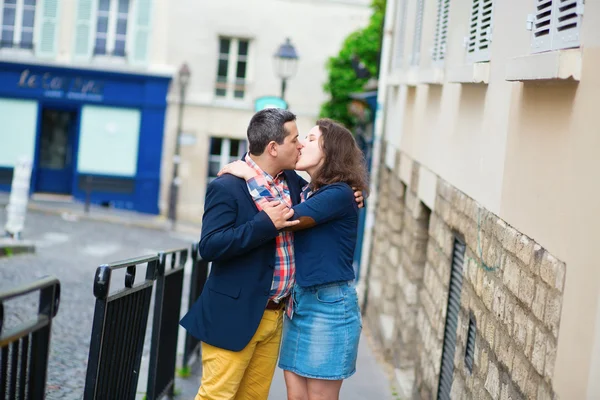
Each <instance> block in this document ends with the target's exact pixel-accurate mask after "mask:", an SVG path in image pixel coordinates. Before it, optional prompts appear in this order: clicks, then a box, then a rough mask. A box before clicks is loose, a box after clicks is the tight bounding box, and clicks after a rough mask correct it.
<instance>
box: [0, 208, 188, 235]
mask: <svg viewBox="0 0 600 400" xmlns="http://www.w3.org/2000/svg"><path fill="white" fill-rule="evenodd" d="M5 206H6V204H2V205H0V207H5ZM27 210H29V211H33V212H39V213H45V214H51V215H65V214H66V215H72V216H74V217H75V218H77V219H81V220H85V221H96V222H106V223H110V224H119V225H123V226H128V227H136V228H142V229H154V230H160V231H165V230H169V229H170V223H169V221H168V220H167V219H165V218H164V217H162V216H156V217H149V218H152V220H148V221H143V220H136V219H135V218H131V219H130V218H128V217H126V216H125V217H121V216H116V215H109V214H100V215H99V214H94V212H93V211H91V212H90V213H89V214H87V213H85V212H83V211H79V210H73V209H69V208H64V207H62V208H54V207H45V206H41V205H39V204H35V203H29V204H28V205H27ZM175 231H179V232H185V231H189V232H190V233H194V234H196V233H197V234H199V233H200V226H195V225H188V224H183V225H181V224H179V225H177V226H176V227H175ZM192 231H193V232H192Z"/></svg>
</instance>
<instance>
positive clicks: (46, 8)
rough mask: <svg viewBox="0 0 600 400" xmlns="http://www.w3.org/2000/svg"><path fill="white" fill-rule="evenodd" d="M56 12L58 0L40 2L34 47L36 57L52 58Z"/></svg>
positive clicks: (55, 30) (56, 19)
mask: <svg viewBox="0 0 600 400" xmlns="http://www.w3.org/2000/svg"><path fill="white" fill-rule="evenodd" d="M58 12H59V1H58V0H44V1H43V2H42V4H41V18H40V19H39V23H38V34H37V43H36V47H35V50H36V55H37V56H38V57H44V58H53V57H54V56H55V55H56V46H57V37H58V35H57V30H58V24H57V22H58Z"/></svg>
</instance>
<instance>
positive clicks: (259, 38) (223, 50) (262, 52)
mask: <svg viewBox="0 0 600 400" xmlns="http://www.w3.org/2000/svg"><path fill="white" fill-rule="evenodd" d="M370 14H371V10H370V8H369V1H368V0H326V1H314V0H245V1H242V0H224V1H213V2H198V1H192V0H182V1H180V2H178V6H177V7H171V8H169V10H168V12H167V15H168V33H167V35H166V36H167V38H166V40H167V42H168V46H167V59H168V60H169V62H170V63H171V64H172V65H173V66H176V67H179V66H180V65H182V64H183V63H187V65H188V66H189V69H190V71H191V78H190V81H189V86H188V88H187V93H186V96H185V103H184V107H183V117H182V124H181V136H182V139H181V141H180V143H181V153H180V154H181V157H180V158H179V162H180V164H179V173H178V175H179V176H178V178H179V182H180V184H179V200H178V208H177V216H178V219H181V220H188V221H200V220H201V218H202V211H203V203H204V194H205V190H206V185H207V183H208V182H210V181H211V180H212V179H214V178H215V177H216V173H217V172H218V171H219V169H220V168H221V167H222V166H223V165H225V164H227V163H229V162H230V161H233V160H236V159H239V158H240V157H241V156H242V155H243V154H244V153H245V151H246V129H247V126H248V122H249V121H250V118H251V117H252V115H253V114H254V112H255V100H256V99H257V98H259V97H262V96H280V94H281V93H280V91H281V89H280V88H281V80H280V79H279V77H278V76H277V73H276V71H275V69H274V65H273V55H274V54H275V52H276V51H277V49H278V48H279V46H280V45H281V44H283V43H284V42H285V40H286V38H289V39H290V42H291V44H292V45H293V46H294V47H295V49H296V51H297V52H298V55H299V60H298V63H297V73H296V74H295V76H294V77H293V78H291V79H290V80H289V81H288V84H287V90H286V92H285V100H286V101H287V102H288V104H289V108H290V110H291V111H293V112H294V113H295V114H296V115H297V116H298V127H299V129H300V133H301V135H302V134H305V133H306V132H307V131H308V130H309V129H310V128H311V127H312V126H313V125H314V122H315V121H316V119H317V117H318V114H319V109H320V105H321V104H322V103H323V102H324V101H325V100H326V99H327V96H326V94H325V93H324V92H323V89H322V86H323V84H324V83H325V81H326V79H327V75H326V70H325V64H326V62H327V59H328V58H329V57H332V56H335V55H336V54H337V53H338V52H339V50H340V48H341V46H342V43H343V41H344V39H345V37H346V36H347V35H348V34H349V33H351V32H352V31H354V30H356V29H359V28H361V27H363V26H365V25H366V24H367V23H368V19H369V16H370ZM175 83H176V82H175ZM179 93H180V92H179V88H178V86H177V85H176V84H174V85H172V90H171V92H170V94H169V110H168V113H167V125H166V130H165V142H164V157H163V163H162V175H161V177H162V191H161V203H160V208H161V210H162V212H163V213H165V214H166V213H167V210H168V203H169V186H170V184H171V180H172V171H173V154H174V150H175V143H176V136H177V132H178V118H179V111H180V110H179V104H180V101H181V100H180V95H179Z"/></svg>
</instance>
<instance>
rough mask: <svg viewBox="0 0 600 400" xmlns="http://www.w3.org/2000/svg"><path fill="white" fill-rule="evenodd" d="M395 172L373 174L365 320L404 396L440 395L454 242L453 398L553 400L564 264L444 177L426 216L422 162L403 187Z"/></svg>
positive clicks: (395, 169) (399, 167) (397, 168)
mask: <svg viewBox="0 0 600 400" xmlns="http://www.w3.org/2000/svg"><path fill="white" fill-rule="evenodd" d="M388 150H389V149H388ZM392 151H393V149H392ZM400 158H401V157H398V156H397V157H396V159H397V160H399V159H400ZM401 159H402V161H403V162H404V160H407V158H406V157H405V156H404V155H403V157H402V158H401ZM400 170H401V166H398V165H396V166H395V168H394V169H390V168H385V167H384V168H382V170H381V174H380V179H381V181H380V190H379V196H380V202H379V204H378V205H377V220H376V224H375V227H374V229H375V238H374V246H373V251H372V254H371V271H370V276H369V277H368V282H369V297H368V307H367V317H368V318H367V321H368V324H369V327H370V328H371V330H372V331H374V332H375V333H376V335H375V336H376V338H377V339H378V340H379V343H380V344H381V345H382V347H383V348H384V349H385V350H386V355H387V359H388V361H390V362H391V363H393V365H394V367H395V368H396V375H397V377H398V383H399V386H401V387H402V388H401V389H400V391H401V393H402V395H403V396H405V397H411V396H412V397H420V398H435V397H436V396H437V388H438V382H439V374H440V366H441V358H442V351H443V344H444V329H445V326H446V312H447V306H448V291H449V283H450V272H451V265H452V257H453V245H454V240H455V237H456V236H458V237H460V238H462V240H464V242H465V243H466V251H465V258H464V264H463V269H462V274H463V278H462V289H461V298H460V304H461V306H460V312H459V324H458V329H457V342H456V348H455V358H454V368H455V369H454V375H453V385H452V392H451V394H452V395H451V397H452V398H453V399H461V398H473V399H490V398H491V399H500V398H502V399H508V398H512V399H520V398H523V399H524V398H528V399H532V398H533V399H551V398H553V396H554V386H553V378H554V367H555V362H556V350H557V342H558V336H559V328H560V319H561V308H562V301H563V289H564V282H565V275H566V265H565V264H564V263H563V262H561V261H560V260H558V259H557V258H556V257H555V256H554V255H552V254H550V253H549V252H548V251H546V250H545V249H544V248H543V247H542V246H541V245H540V244H538V243H536V242H535V241H534V240H532V239H531V238H529V237H528V236H526V235H524V234H522V233H521V232H519V231H517V230H516V229H515V228H514V227H511V226H510V225H508V224H507V223H506V222H505V221H503V220H502V219H500V218H498V217H497V216H496V215H495V214H493V213H492V212H490V211H489V210H486V209H485V208H484V207H483V206H482V205H481V204H479V203H477V202H476V201H475V200H473V199H472V198H470V197H468V196H467V195H465V194H464V193H462V192H461V191H459V190H458V189H456V188H455V187H453V186H452V185H450V184H449V183H447V182H446V181H444V180H443V179H441V178H438V183H437V190H436V196H435V207H434V210H433V211H429V209H428V208H427V207H425V206H424V205H423V203H422V202H421V201H420V199H419V197H418V195H417V191H416V188H417V187H418V182H419V171H420V166H419V164H418V163H417V162H412V174H411V178H410V181H409V182H403V181H402V180H401V179H400V177H399V175H400V174H399V171H400ZM400 238H401V240H400ZM471 314H472V315H473V316H474V319H475V321H476V341H475V355H474V367H473V371H472V372H469V371H468V370H467V368H466V366H465V347H466V341H467V331H468V325H469V316H470V315H471ZM413 378H414V380H413Z"/></svg>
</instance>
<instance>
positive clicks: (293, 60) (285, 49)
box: [273, 38, 298, 100]
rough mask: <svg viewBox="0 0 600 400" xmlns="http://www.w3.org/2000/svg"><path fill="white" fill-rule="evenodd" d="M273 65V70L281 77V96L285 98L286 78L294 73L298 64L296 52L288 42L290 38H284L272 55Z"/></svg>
mask: <svg viewBox="0 0 600 400" xmlns="http://www.w3.org/2000/svg"><path fill="white" fill-rule="evenodd" d="M273 65H274V67H275V72H276V73H277V75H278V76H279V78H281V98H282V99H284V100H285V97H284V96H285V87H286V84H287V80H288V79H290V78H291V77H293V76H294V75H295V74H296V67H297V66H298V53H296V49H295V48H294V46H293V45H292V43H291V42H290V38H286V39H285V42H284V43H283V44H282V45H281V46H279V49H278V50H277V52H276V53H275V55H274V56H273Z"/></svg>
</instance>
